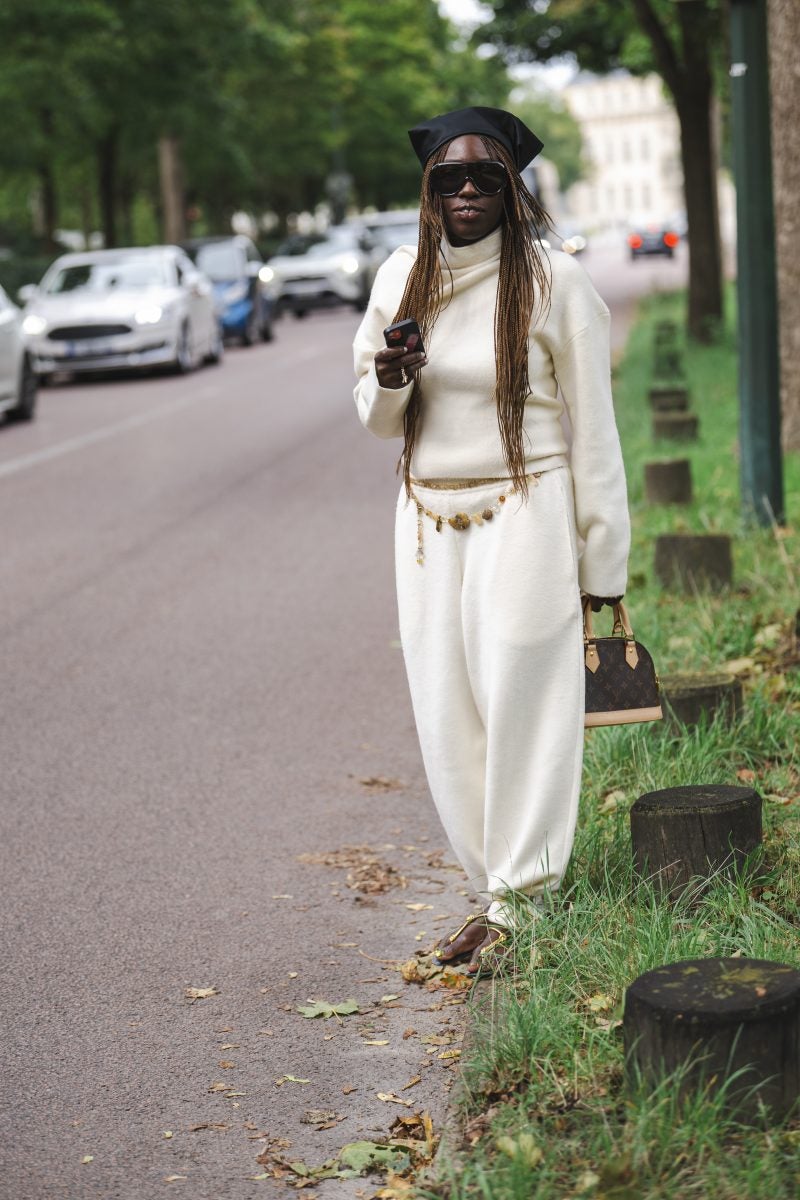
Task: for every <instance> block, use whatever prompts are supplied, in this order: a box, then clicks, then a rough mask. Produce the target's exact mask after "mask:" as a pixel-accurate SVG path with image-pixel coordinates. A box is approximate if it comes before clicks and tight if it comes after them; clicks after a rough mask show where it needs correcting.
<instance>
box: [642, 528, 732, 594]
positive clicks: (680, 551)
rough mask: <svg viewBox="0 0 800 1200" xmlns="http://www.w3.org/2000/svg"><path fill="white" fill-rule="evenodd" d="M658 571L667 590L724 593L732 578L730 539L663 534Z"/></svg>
mask: <svg viewBox="0 0 800 1200" xmlns="http://www.w3.org/2000/svg"><path fill="white" fill-rule="evenodd" d="M655 572H656V577H657V579H658V581H659V583H660V584H661V586H662V587H664V588H681V589H682V590H683V591H685V592H692V591H695V590H696V589H698V588H708V589H709V591H712V592H718V591H721V590H722V588H724V587H728V586H729V585H730V583H731V581H732V579H733V561H732V558H731V539H730V538H729V537H728V535H727V533H661V534H659V535H658V537H657V538H656V552H655Z"/></svg>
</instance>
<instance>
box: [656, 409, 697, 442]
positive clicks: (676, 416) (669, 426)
mask: <svg viewBox="0 0 800 1200" xmlns="http://www.w3.org/2000/svg"><path fill="white" fill-rule="evenodd" d="M699 424H700V422H699V421H698V419H697V417H696V416H695V414H694V413H688V412H654V413H653V437H654V438H668V439H669V440H670V441H672V442H696V441H697V430H698V426H699Z"/></svg>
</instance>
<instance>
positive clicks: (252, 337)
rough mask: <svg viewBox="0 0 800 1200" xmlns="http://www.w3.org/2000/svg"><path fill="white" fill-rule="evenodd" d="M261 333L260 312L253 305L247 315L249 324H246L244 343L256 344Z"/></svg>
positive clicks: (245, 344) (248, 344)
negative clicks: (259, 324) (259, 325)
mask: <svg viewBox="0 0 800 1200" xmlns="http://www.w3.org/2000/svg"><path fill="white" fill-rule="evenodd" d="M259 333H260V330H259V328H258V313H257V312H256V310H255V307H253V308H251V309H250V312H249V314H248V316H247V324H246V325H245V327H244V333H243V334H242V345H243V346H255V344H256V342H257V341H258V337H259Z"/></svg>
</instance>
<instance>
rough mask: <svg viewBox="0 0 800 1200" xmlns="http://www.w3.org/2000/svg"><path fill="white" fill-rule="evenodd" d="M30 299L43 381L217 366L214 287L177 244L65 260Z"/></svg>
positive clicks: (32, 349) (29, 290)
mask: <svg viewBox="0 0 800 1200" xmlns="http://www.w3.org/2000/svg"><path fill="white" fill-rule="evenodd" d="M20 297H22V298H24V299H25V300H26V301H27V306H26V309H25V315H24V319H23V323H22V328H23V331H24V333H25V336H26V338H27V341H28V349H29V353H30V356H31V360H32V362H33V367H34V370H35V371H36V373H37V374H38V376H39V377H40V378H44V379H46V378H47V377H49V376H50V375H52V374H53V373H54V372H56V371H69V372H70V373H75V372H81V373H82V372H91V371H107V370H116V369H118V368H135V369H140V368H143V367H154V366H169V367H172V368H173V369H175V370H176V371H180V372H185V371H190V370H191V369H192V368H193V367H195V366H197V365H198V364H199V363H200V362H202V361H203V360H208V361H210V362H219V360H220V358H221V357H222V333H221V330H220V326H219V320H218V317H217V314H216V312H215V306H214V296H213V291H212V287H211V283H210V282H209V280H208V279H206V277H205V275H203V274H201V272H200V271H198V270H197V268H196V267H195V266H194V264H193V263H192V261H191V259H190V258H189V257H188V255H187V254H185V253H184V251H183V250H181V249H180V248H179V247H177V246H148V247H141V248H131V249H124V250H94V251H90V252H87V253H85V254H64V255H62V257H61V258H58V259H56V261H55V262H54V263H53V264H52V265H51V266H50V267H49V268H48V270H47V272H46V273H45V275H44V278H43V279H42V281H41V283H40V284H39V285H38V287H30V286H29V287H26V288H22V289H21V290H20Z"/></svg>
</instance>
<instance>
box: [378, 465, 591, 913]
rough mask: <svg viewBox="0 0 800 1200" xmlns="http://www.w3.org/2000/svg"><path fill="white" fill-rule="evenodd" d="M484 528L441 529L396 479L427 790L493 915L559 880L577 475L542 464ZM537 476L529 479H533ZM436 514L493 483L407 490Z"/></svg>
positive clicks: (576, 740) (575, 700)
mask: <svg viewBox="0 0 800 1200" xmlns="http://www.w3.org/2000/svg"><path fill="white" fill-rule="evenodd" d="M529 482H530V484H531V487H530V492H529V496H528V500H527V501H523V500H521V499H520V498H519V497H517V496H511V497H509V498H508V499H507V500H506V503H505V504H504V505H503V506H502V509H501V511H500V512H499V513H498V514H497V515H496V516H494V518H493V519H492V520H491V521H487V522H484V524H483V525H474V524H473V525H470V527H469V528H468V529H465V530H456V529H453V528H451V527H450V526H449V525H447V524H446V523H445V524H444V525H443V527H442V530H441V532H439V533H437V531H436V527H435V525H434V523H433V522H432V521H431V520H430V519H429V518H428V517H423V518H422V520H423V537H424V564H423V565H422V566H420V565H419V564H418V563H417V560H416V557H417V507H416V504H415V503H414V501H413V500H410V501H409V500H407V498H406V495H405V491H404V490H403V489H401V492H400V497H399V500H398V505H397V520H396V529H395V533H396V537H395V551H396V568H397V594H398V605H399V612H400V636H401V641H402V646H403V654H404V657H405V661H406V668H407V671H408V680H409V685H410V690H411V700H412V704H413V707H414V716H415V719H416V724H417V730H418V733H419V741H420V747H421V750H422V757H423V761H424V764H425V770H426V774H427V777H428V784H429V786H430V790H431V794H432V796H433V799H434V802H435V804H436V807H437V809H438V812H439V816H440V819H441V821H442V824H443V825H444V828H445V831H446V833H447V836H448V838H449V840H450V844H451V845H452V848H453V850H454V852H455V854H456V856H457V858H458V860H459V862H460V863H461V865H462V867H463V868H464V870H465V871H466V873H467V876H468V879H469V882H470V884H471V886H472V887H473V888H474V890H475V891H476V892H478V893H479V894H481V895H482V896H484V897H485V898H486V899H488V900H489V902H490V905H489V913H490V916H491V917H492V919H494V920H496V921H498V922H499V923H501V924H502V923H505V924H508V923H510V920H511V913H512V905H511V904H509V903H504V897H505V896H506V895H507V894H508V893H509V892H512V891H514V892H520V893H524V894H525V895H527V896H528V897H530V898H532V899H535V898H536V896H537V895H540V894H541V893H542V891H543V890H544V889H545V888H546V887H547V888H550V889H555V888H557V887H558V884H559V882H560V880H561V877H562V875H563V873H564V870H565V868H566V865H567V861H568V859H569V855H570V852H571V850H572V841H573V836H574V831H575V821H576V818H577V809H578V794H579V790H580V776H581V766H582V757H583V736H584V729H583V708H584V665H583V632H582V630H583V625H582V615H581V605H580V592H579V588H578V562H577V548H576V535H575V515H574V504H573V493H572V478H571V475H570V472H569V468H568V467H566V466H558V467H555V468H554V469H551V470H547V471H545V472H543V473H542V474H541V475H540V477H539V479H538V482H537V481H535V480H530V481H529ZM534 483H535V484H536V486H533V485H534ZM414 490H415V493H416V495H417V496H418V497H419V499H420V500H421V502H422V503H423V504H424V505H425V506H426V507H428V508H430V509H431V510H432V511H433V512H435V513H441V514H442V515H444V516H445V517H448V516H453V515H454V514H455V513H457V512H464V513H467V514H472V513H474V512H479V511H481V510H482V509H483V508H486V507H490V506H491V505H492V504H495V503H496V501H497V497H498V495H499V494H500V493H501V492H502V491H504V490H507V487H506V489H504V488H503V485H502V484H491V485H488V486H487V485H481V486H478V487H473V488H468V489H459V490H458V491H440V490H438V489H431V488H420V487H415V489H414Z"/></svg>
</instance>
